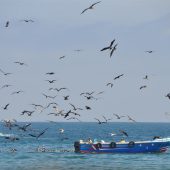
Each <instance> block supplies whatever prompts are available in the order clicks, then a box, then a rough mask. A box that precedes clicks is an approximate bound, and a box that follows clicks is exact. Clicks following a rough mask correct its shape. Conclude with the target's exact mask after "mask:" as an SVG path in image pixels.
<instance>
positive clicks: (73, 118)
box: [67, 117, 81, 122]
mask: <svg viewBox="0 0 170 170" xmlns="http://www.w3.org/2000/svg"><path fill="white" fill-rule="evenodd" d="M75 119H76V120H78V121H79V122H81V120H80V119H78V118H77V117H70V118H68V119H67V120H75Z"/></svg>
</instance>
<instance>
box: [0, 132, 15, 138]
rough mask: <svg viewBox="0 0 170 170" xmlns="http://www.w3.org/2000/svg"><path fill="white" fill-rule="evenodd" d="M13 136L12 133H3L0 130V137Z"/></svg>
mask: <svg viewBox="0 0 170 170" xmlns="http://www.w3.org/2000/svg"><path fill="white" fill-rule="evenodd" d="M10 136H13V134H4V133H1V132H0V137H10Z"/></svg>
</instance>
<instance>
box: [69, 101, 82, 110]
mask: <svg viewBox="0 0 170 170" xmlns="http://www.w3.org/2000/svg"><path fill="white" fill-rule="evenodd" d="M69 104H70V105H71V106H72V107H73V110H74V111H76V110H83V109H82V108H79V107H75V106H74V105H73V104H71V103H69Z"/></svg>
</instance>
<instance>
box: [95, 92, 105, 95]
mask: <svg viewBox="0 0 170 170" xmlns="http://www.w3.org/2000/svg"><path fill="white" fill-rule="evenodd" d="M103 93H104V91H100V92H98V93H97V94H96V95H99V94H103Z"/></svg>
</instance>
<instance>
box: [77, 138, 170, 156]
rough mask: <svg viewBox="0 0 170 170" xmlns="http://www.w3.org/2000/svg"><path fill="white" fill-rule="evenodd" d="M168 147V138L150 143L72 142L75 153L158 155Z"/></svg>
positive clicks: (123, 141)
mask: <svg viewBox="0 0 170 170" xmlns="http://www.w3.org/2000/svg"><path fill="white" fill-rule="evenodd" d="M168 146H170V138H156V139H153V140H150V141H129V142H127V141H125V140H122V141H120V142H113V141H112V142H104V141H100V142H92V143H89V142H84V141H82V140H80V141H76V142H74V148H75V152H76V153H159V152H165V151H167V149H168Z"/></svg>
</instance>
